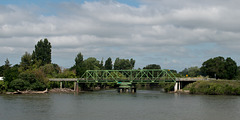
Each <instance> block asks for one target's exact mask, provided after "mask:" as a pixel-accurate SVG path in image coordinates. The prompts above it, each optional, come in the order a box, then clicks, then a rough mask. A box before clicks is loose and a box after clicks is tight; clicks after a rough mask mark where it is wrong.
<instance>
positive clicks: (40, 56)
mask: <svg viewBox="0 0 240 120" xmlns="http://www.w3.org/2000/svg"><path fill="white" fill-rule="evenodd" d="M51 48H52V46H51V43H50V42H48V39H46V38H45V39H44V40H40V41H38V43H37V45H35V50H34V51H33V54H32V58H33V60H37V61H39V60H40V61H41V62H42V63H41V65H42V66H43V65H45V64H50V63H51Z"/></svg>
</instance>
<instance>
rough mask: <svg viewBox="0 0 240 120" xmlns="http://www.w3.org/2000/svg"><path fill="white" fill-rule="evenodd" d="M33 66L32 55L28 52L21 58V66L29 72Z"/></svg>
mask: <svg viewBox="0 0 240 120" xmlns="http://www.w3.org/2000/svg"><path fill="white" fill-rule="evenodd" d="M31 64H32V55H31V54H29V53H28V52H25V54H24V55H23V56H22V58H21V62H20V66H21V67H22V69H23V70H27V69H29V68H30V67H31Z"/></svg>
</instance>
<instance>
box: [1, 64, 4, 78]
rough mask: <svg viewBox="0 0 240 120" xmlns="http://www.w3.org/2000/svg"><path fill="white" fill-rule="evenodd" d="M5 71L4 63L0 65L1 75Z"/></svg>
mask: <svg viewBox="0 0 240 120" xmlns="http://www.w3.org/2000/svg"><path fill="white" fill-rule="evenodd" d="M3 73H4V65H3V66H0V76H3Z"/></svg>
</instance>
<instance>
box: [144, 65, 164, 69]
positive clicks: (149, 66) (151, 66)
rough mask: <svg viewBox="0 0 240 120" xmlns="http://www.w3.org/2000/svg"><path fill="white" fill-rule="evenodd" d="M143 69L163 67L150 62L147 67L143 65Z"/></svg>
mask: <svg viewBox="0 0 240 120" xmlns="http://www.w3.org/2000/svg"><path fill="white" fill-rule="evenodd" d="M143 69H161V66H160V65H157V64H149V65H147V66H146V67H143Z"/></svg>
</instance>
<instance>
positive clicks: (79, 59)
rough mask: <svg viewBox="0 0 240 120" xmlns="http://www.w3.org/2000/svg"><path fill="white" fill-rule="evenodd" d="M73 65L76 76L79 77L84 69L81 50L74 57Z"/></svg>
mask: <svg viewBox="0 0 240 120" xmlns="http://www.w3.org/2000/svg"><path fill="white" fill-rule="evenodd" d="M75 67H76V76H77V77H81V76H82V75H83V74H84V72H85V70H86V69H85V66H84V62H83V55H82V53H81V52H80V53H78V54H77V57H76V58H75Z"/></svg>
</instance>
